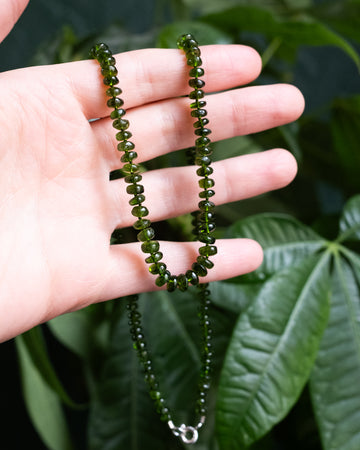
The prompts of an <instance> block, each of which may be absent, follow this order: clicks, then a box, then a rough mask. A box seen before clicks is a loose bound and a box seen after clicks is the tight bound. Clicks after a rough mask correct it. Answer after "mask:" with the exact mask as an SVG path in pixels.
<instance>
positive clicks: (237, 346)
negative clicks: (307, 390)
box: [217, 253, 330, 450]
mask: <svg viewBox="0 0 360 450" xmlns="http://www.w3.org/2000/svg"><path fill="white" fill-rule="evenodd" d="M328 271H329V255H328V253H325V254H323V255H321V256H318V257H312V258H308V259H304V260H303V261H302V262H301V263H300V264H298V265H297V266H296V268H294V267H290V268H286V269H284V270H282V271H281V272H278V273H277V274H276V275H274V277H272V278H271V279H270V280H269V281H268V282H266V283H265V285H264V287H263V289H262V290H261V291H260V293H259V295H258V297H257V299H256V300H255V301H254V302H253V303H252V304H251V305H250V307H249V308H248V309H247V310H246V312H245V313H243V314H242V315H241V316H240V319H239V321H238V323H237V325H236V328H235V331H234V333H233V337H232V339H231V342H230V346H229V348H228V351H227V354H226V358H225V363H224V367H223V370H222V374H221V379H220V386H219V392H218V404H217V432H218V437H219V443H220V448H221V449H224V450H231V449H233V450H238V449H239V448H243V447H247V446H249V445H250V444H252V443H253V442H255V441H256V440H258V439H259V438H260V437H261V436H263V435H264V434H265V433H266V432H268V431H269V430H270V429H271V427H272V426H273V425H275V424H276V423H277V422H279V421H280V420H281V419H282V418H283V417H284V416H285V415H286V414H287V413H288V412H289V410H290V408H291V407H292V406H293V405H294V403H295V402H296V400H297V399H298V397H299V395H300V393H301V391H302V389H303V387H304V385H305V383H306V381H307V379H308V377H309V375H310V372H311V368H312V365H313V363H314V360H315V357H316V353H317V350H318V347H319V344H320V339H321V336H322V333H323V331H324V329H325V326H326V323H327V317H328V310H329V294H330V292H329V273H328Z"/></svg>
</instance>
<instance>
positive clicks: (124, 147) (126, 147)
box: [117, 141, 135, 152]
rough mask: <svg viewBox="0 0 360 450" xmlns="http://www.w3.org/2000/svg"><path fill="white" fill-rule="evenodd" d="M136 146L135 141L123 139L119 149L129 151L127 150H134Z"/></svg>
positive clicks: (118, 146)
mask: <svg viewBox="0 0 360 450" xmlns="http://www.w3.org/2000/svg"><path fill="white" fill-rule="evenodd" d="M134 148H135V145H134V143H133V142H131V141H123V142H120V143H119V144H118V145H117V149H118V150H119V151H123V152H127V151H129V150H133V149H134Z"/></svg>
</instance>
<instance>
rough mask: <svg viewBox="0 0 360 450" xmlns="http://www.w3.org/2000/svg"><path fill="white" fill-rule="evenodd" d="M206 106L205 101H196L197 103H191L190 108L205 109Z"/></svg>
mask: <svg viewBox="0 0 360 450" xmlns="http://www.w3.org/2000/svg"><path fill="white" fill-rule="evenodd" d="M204 106H206V101H205V100H196V102H193V103H190V108H192V109H194V108H204Z"/></svg>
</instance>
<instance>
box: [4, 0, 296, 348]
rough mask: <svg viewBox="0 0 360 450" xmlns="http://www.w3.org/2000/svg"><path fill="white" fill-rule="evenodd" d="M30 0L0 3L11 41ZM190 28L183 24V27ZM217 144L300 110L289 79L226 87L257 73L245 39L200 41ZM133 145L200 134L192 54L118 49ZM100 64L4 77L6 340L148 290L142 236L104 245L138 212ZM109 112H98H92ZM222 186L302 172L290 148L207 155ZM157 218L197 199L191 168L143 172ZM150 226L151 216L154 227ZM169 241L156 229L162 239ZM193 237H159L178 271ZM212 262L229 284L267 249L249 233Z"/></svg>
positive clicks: (251, 189)
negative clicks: (122, 173)
mask: <svg viewBox="0 0 360 450" xmlns="http://www.w3.org/2000/svg"><path fill="white" fill-rule="evenodd" d="M26 4H27V1H26V0H1V1H0V39H1V40H3V39H4V37H5V36H6V35H7V33H8V32H9V31H10V30H11V28H12V27H13V25H14V24H15V22H16V20H17V18H18V17H19V16H20V14H21V12H22V11H23V9H24V8H25V6H26ZM184 31H186V30H184ZM201 50H202V59H203V62H204V68H205V69H206V76H205V78H204V80H205V81H206V91H207V92H208V93H210V92H219V91H222V92H221V93H218V94H216V95H212V96H209V97H208V99H207V100H208V104H207V109H208V117H209V118H210V124H209V126H210V128H211V129H212V131H213V133H212V135H211V138H212V140H213V141H219V140H222V139H226V138H230V137H232V136H237V135H246V134H250V133H255V132H258V131H261V130H266V129H269V128H272V127H276V126H279V125H282V124H285V123H289V122H291V121H294V120H296V119H297V118H298V117H299V116H300V115H301V113H302V111H303V107H304V100H303V97H302V95H301V93H300V92H299V91H298V89H296V88H295V87H293V86H290V85H283V84H282V85H279V84H277V85H269V86H252V87H245V88H241V87H240V88H237V89H233V90H230V91H229V90H228V89H230V88H233V87H237V86H241V85H244V84H247V83H249V82H251V81H253V80H255V79H256V77H257V76H258V75H259V73H260V70H261V60H260V57H259V55H258V54H257V53H256V52H255V51H254V50H253V49H251V48H249V47H245V46H241V45H227V46H205V47H202V48H201ZM116 60H117V66H118V70H119V79H120V86H121V88H122V90H123V94H122V98H123V99H124V101H125V107H126V109H127V116H126V118H128V119H129V121H130V124H131V126H130V130H131V132H132V133H133V138H132V141H133V142H134V143H135V145H136V150H137V153H138V154H139V158H138V161H139V162H140V161H146V160H148V159H151V158H153V157H156V156H158V155H160V154H165V153H167V152H171V151H175V150H178V149H181V148H184V147H188V146H190V145H192V143H193V139H194V136H193V127H192V125H191V122H192V118H191V117H190V115H189V109H188V101H187V99H186V98H179V96H182V95H184V94H186V93H187V92H189V88H188V87H187V72H188V69H187V67H186V64H185V60H184V55H183V53H182V52H181V51H180V50H176V49H174V50H163V49H149V50H139V51H134V52H128V53H123V54H120V55H116ZM104 92H105V89H104V85H103V83H102V79H101V75H100V72H99V67H98V64H97V62H96V61H92V60H88V61H81V62H73V63H67V64H61V65H54V66H44V67H33V68H25V69H20V70H16V71H10V72H4V73H1V74H0V129H1V144H0V173H1V177H0V249H1V252H0V312H1V313H0V340H1V341H4V340H6V339H9V338H11V337H14V336H16V335H18V334H20V333H22V332H24V331H26V330H28V329H30V328H31V327H33V326H35V325H37V324H40V323H43V322H45V321H47V320H49V319H52V318H54V317H56V316H58V315H60V314H63V313H66V312H69V311H74V310H77V309H80V308H83V307H85V306H87V305H90V304H92V303H96V302H100V301H105V300H109V299H112V298H117V297H121V296H124V295H127V294H131V293H136V292H145V291H150V290H154V289H155V287H154V276H153V275H151V274H149V272H148V269H147V265H146V264H145V263H144V256H146V255H144V254H143V253H142V252H141V250H140V245H139V243H138V242H134V243H131V244H122V245H116V246H110V244H109V242H110V235H111V233H112V231H113V230H114V229H116V228H121V227H127V226H130V225H131V224H132V223H133V221H134V217H133V216H132V215H131V213H130V210H131V207H130V206H129V204H128V200H129V198H130V197H129V195H128V194H126V192H125V183H124V182H123V181H121V180H116V181H111V182H110V181H109V172H110V171H112V170H114V169H117V168H119V167H120V166H121V163H120V162H119V159H120V155H119V152H118V151H117V150H116V140H115V137H114V136H115V130H114V129H113V127H112V125H111V121H110V119H109V117H108V116H109V113H110V110H109V109H108V108H107V106H106V97H105V93H104ZM94 118H101V120H98V121H96V122H89V119H94ZM213 167H214V177H213V178H214V179H215V182H216V185H215V190H216V195H215V197H214V202H216V204H224V203H227V202H233V201H237V200H241V199H245V198H250V197H253V196H256V195H259V194H262V193H265V192H268V191H271V190H274V189H279V188H282V187H284V186H286V185H287V184H289V183H290V182H291V181H292V180H293V178H294V176H295V174H296V171H297V167H296V162H295V160H294V158H293V156H292V155H291V154H290V153H289V152H288V151H286V150H284V149H271V150H267V151H264V152H262V153H258V154H252V155H247V156H239V157H235V158H231V159H228V160H223V161H219V162H217V163H214V164H213ZM143 184H144V187H145V194H146V203H145V204H146V206H147V207H148V209H149V211H150V216H149V218H150V219H151V220H152V221H154V222H156V221H158V220H161V219H166V218H169V217H175V216H178V215H180V214H183V213H186V212H190V211H191V210H194V209H196V204H197V202H198V197H197V191H198V187H197V183H196V175H195V173H194V168H193V167H182V168H168V169H162V170H154V171H151V172H147V173H146V174H144V177H143ZM155 228H156V224H155ZM157 238H158V239H159V240H160V241H161V236H157ZM198 246H199V244H197V243H192V242H184V243H179V242H164V241H161V249H162V251H163V253H164V255H165V256H164V262H166V264H167V266H168V268H169V269H170V270H171V272H172V273H181V272H184V271H185V270H187V269H188V268H189V267H190V266H191V264H192V262H193V261H194V260H195V258H196V255H197V248H198ZM217 247H218V254H217V255H216V256H214V257H213V258H212V260H213V261H214V263H215V267H214V269H212V270H211V271H209V275H208V276H207V278H206V280H208V281H214V280H222V279H226V278H230V277H234V276H237V275H240V274H244V273H246V272H250V271H252V270H254V269H256V268H257V267H258V266H259V265H260V264H261V261H262V250H261V248H260V246H259V245H258V244H257V243H256V242H254V241H252V240H248V239H229V240H218V241H217Z"/></svg>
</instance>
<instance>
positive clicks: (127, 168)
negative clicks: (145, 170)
mask: <svg viewBox="0 0 360 450" xmlns="http://www.w3.org/2000/svg"><path fill="white" fill-rule="evenodd" d="M139 170H140V166H139V165H138V164H132V163H128V164H125V165H124V166H123V167H122V171H123V172H125V173H131V174H133V173H136V172H139Z"/></svg>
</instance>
